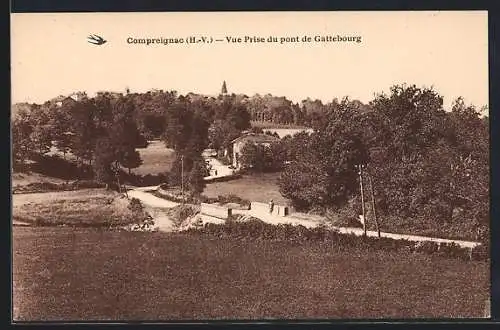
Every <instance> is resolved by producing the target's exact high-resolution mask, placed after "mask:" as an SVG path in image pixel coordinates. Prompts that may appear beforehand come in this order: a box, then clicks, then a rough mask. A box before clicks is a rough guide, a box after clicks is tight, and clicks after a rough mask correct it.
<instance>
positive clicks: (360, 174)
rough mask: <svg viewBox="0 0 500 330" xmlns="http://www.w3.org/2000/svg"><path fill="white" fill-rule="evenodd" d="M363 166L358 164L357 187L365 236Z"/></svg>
mask: <svg viewBox="0 0 500 330" xmlns="http://www.w3.org/2000/svg"><path fill="white" fill-rule="evenodd" d="M363 167H364V165H358V168H359V171H358V174H359V187H360V190H361V211H362V217H363V233H364V235H365V236H366V218H365V197H364V191H363Z"/></svg>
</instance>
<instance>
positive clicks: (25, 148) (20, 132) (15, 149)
mask: <svg viewBox="0 0 500 330" xmlns="http://www.w3.org/2000/svg"><path fill="white" fill-rule="evenodd" d="M32 130H33V127H32V126H31V124H30V121H29V115H28V112H27V111H22V112H21V111H20V112H19V113H18V114H17V117H16V118H15V119H14V121H13V123H12V155H13V162H14V165H15V166H17V165H21V166H23V165H24V164H25V162H26V161H27V160H28V158H29V156H30V154H31V148H30V146H31V140H30V136H31V132H32Z"/></svg>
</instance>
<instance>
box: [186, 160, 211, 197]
mask: <svg viewBox="0 0 500 330" xmlns="http://www.w3.org/2000/svg"><path fill="white" fill-rule="evenodd" d="M207 172H208V171H207V167H206V164H205V162H204V161H203V159H197V160H195V161H194V162H193V165H192V168H191V170H190V171H189V175H188V178H187V183H188V189H189V190H190V191H191V192H193V193H194V194H197V195H199V194H201V193H202V192H203V189H204V188H205V185H206V184H205V180H204V178H205V176H207V175H208V173H207Z"/></svg>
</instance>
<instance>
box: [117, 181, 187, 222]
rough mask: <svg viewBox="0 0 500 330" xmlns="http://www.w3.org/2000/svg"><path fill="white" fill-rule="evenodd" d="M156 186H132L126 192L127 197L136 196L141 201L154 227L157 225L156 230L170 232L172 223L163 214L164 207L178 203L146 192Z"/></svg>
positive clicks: (170, 206)
mask: <svg viewBox="0 0 500 330" xmlns="http://www.w3.org/2000/svg"><path fill="white" fill-rule="evenodd" d="M156 188H157V187H140V188H134V189H132V190H129V191H128V192H127V194H128V197H129V198H137V199H139V200H140V201H141V202H142V204H143V205H144V208H145V210H146V212H148V213H149V215H150V216H151V217H152V218H153V220H154V222H155V227H157V228H158V230H160V231H167V232H170V231H172V230H173V229H174V223H173V222H172V220H171V219H170V218H169V217H168V216H167V215H166V214H165V212H164V209H167V208H172V207H175V206H177V205H179V203H175V202H171V201H167V200H165V199H163V198H159V197H156V196H154V195H152V194H151V193H148V192H147V191H148V190H154V189H156Z"/></svg>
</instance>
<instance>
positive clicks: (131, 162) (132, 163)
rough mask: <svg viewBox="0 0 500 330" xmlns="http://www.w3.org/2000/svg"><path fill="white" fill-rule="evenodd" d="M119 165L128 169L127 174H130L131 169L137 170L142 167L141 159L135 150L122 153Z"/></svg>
mask: <svg viewBox="0 0 500 330" xmlns="http://www.w3.org/2000/svg"><path fill="white" fill-rule="evenodd" d="M120 163H121V164H122V166H124V167H125V168H127V169H128V173H129V174H131V169H133V168H137V167H139V166H141V165H142V159H141V156H140V154H139V152H138V151H137V150H132V149H129V150H127V151H125V152H124V154H123V156H122V158H121V160H120Z"/></svg>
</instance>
